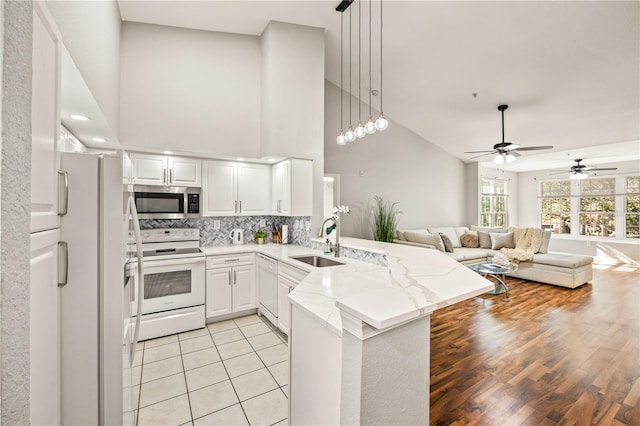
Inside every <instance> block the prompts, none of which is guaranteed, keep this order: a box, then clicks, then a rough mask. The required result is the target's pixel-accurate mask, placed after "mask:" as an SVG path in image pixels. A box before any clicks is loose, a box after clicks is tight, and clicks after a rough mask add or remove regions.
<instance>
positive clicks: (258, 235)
mask: <svg viewBox="0 0 640 426" xmlns="http://www.w3.org/2000/svg"><path fill="white" fill-rule="evenodd" d="M265 238H267V233H266V232H264V231H263V230H262V229H260V230H258V231H256V232H255V233H254V234H253V239H254V240H256V242H257V243H258V244H264V240H265Z"/></svg>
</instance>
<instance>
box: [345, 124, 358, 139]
mask: <svg viewBox="0 0 640 426" xmlns="http://www.w3.org/2000/svg"><path fill="white" fill-rule="evenodd" d="M344 137H345V138H346V139H347V142H353V141H355V140H356V134H355V133H353V129H351V126H349V130H347V133H345V135H344Z"/></svg>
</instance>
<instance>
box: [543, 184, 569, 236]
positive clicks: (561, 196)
mask: <svg viewBox="0 0 640 426" xmlns="http://www.w3.org/2000/svg"><path fill="white" fill-rule="evenodd" d="M548 182H568V183H569V194H566V195H564V194H563V195H557V194H556V195H543V193H542V186H543V184H544V183H548ZM573 187H574V183H573V181H572V180H571V179H568V178H565V179H547V180H543V181H540V184H539V185H538V224H539V226H540V227H541V228H542V227H543V223H542V215H543V214H544V212H543V211H542V204H543V200H545V199H552V198H567V199H568V200H569V210H568V212H563V211H557V212H553V213H555V214H562V213H564V214H567V215H568V216H569V232H562V227H561V226H558V228H557V230H558V232H556V227H553V228H552V229H553V233H554V234H556V235H571V233H572V232H573V228H574V226H573V225H574V224H575V221H574V219H573V207H572V206H573V202H572V193H573Z"/></svg>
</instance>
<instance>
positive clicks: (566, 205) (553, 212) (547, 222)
mask: <svg viewBox="0 0 640 426" xmlns="http://www.w3.org/2000/svg"><path fill="white" fill-rule="evenodd" d="M540 195H541V198H542V210H541V219H542V220H541V223H542V228H543V229H553V232H554V233H556V234H570V233H571V181H570V180H558V181H550V182H542V183H541V184H540Z"/></svg>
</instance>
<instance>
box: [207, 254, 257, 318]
mask: <svg viewBox="0 0 640 426" xmlns="http://www.w3.org/2000/svg"><path fill="white" fill-rule="evenodd" d="M206 272H207V273H206V276H207V277H206V303H205V310H206V317H207V319H211V318H215V317H218V316H220V315H225V314H230V313H233V312H241V311H245V310H249V309H255V308H256V307H257V292H256V273H255V256H254V254H253V253H242V254H237V255H220V256H208V257H207V271H206Z"/></svg>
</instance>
